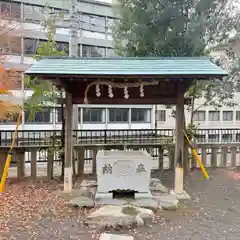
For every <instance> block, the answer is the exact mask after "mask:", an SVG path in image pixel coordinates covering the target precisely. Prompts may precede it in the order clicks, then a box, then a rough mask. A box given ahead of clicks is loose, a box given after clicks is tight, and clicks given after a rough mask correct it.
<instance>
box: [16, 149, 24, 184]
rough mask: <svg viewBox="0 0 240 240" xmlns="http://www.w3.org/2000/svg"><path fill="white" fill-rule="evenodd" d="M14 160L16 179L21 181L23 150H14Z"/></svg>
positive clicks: (22, 175)
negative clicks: (15, 160) (15, 162)
mask: <svg viewBox="0 0 240 240" xmlns="http://www.w3.org/2000/svg"><path fill="white" fill-rule="evenodd" d="M16 159H17V178H18V179H19V180H23V179H24V177H25V150H24V149H17V150H16Z"/></svg>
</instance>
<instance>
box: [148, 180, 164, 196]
mask: <svg viewBox="0 0 240 240" xmlns="http://www.w3.org/2000/svg"><path fill="white" fill-rule="evenodd" d="M149 187H150V190H151V191H156V192H163V193H168V192H169V189H168V188H166V187H165V186H164V185H163V184H162V183H161V181H160V180H159V179H157V178H151V179H150V184H149Z"/></svg>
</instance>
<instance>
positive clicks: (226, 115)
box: [223, 111, 233, 121]
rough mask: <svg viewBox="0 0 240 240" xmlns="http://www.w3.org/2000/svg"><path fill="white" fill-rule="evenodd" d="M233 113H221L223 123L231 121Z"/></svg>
mask: <svg viewBox="0 0 240 240" xmlns="http://www.w3.org/2000/svg"><path fill="white" fill-rule="evenodd" d="M232 120H233V111H223V121H232Z"/></svg>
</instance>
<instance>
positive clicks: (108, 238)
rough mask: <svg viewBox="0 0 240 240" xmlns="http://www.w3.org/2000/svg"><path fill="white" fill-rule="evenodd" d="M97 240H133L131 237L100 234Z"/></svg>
mask: <svg viewBox="0 0 240 240" xmlns="http://www.w3.org/2000/svg"><path fill="white" fill-rule="evenodd" d="M99 240H133V237H132V236H126V235H115V234H109V233H102V234H101V236H100V238H99Z"/></svg>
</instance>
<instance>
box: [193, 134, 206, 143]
mask: <svg viewBox="0 0 240 240" xmlns="http://www.w3.org/2000/svg"><path fill="white" fill-rule="evenodd" d="M195 138H196V139H197V142H200V143H204V142H206V135H204V134H197V135H195Z"/></svg>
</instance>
